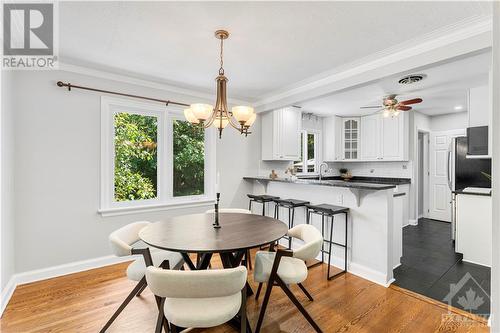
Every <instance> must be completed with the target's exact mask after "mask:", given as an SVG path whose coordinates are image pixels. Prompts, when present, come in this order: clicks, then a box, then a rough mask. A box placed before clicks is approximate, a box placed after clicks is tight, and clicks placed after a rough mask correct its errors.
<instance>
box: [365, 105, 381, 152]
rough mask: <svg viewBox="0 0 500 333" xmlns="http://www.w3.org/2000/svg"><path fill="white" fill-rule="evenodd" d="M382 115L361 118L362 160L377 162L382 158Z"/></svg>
mask: <svg viewBox="0 0 500 333" xmlns="http://www.w3.org/2000/svg"><path fill="white" fill-rule="evenodd" d="M381 121H382V119H381V117H380V114H374V115H371V116H365V117H361V159H362V160H364V161H376V160H379V159H380V158H381V154H380V151H381V147H380V146H381V145H380V128H381Z"/></svg>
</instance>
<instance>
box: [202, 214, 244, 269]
mask: <svg viewBox="0 0 500 333" xmlns="http://www.w3.org/2000/svg"><path fill="white" fill-rule="evenodd" d="M205 213H207V214H212V213H215V209H213V208H212V209H209V210H207V211H206V212H205ZM219 213H239V214H252V212H251V211H250V210H248V209H243V208H219ZM198 260H199V257H197V258H196V261H198ZM243 261H244V262H245V266H246V267H247V268H248V269H249V270H252V256H251V253H250V250H247V252H246V253H245V257H244V258H243Z"/></svg>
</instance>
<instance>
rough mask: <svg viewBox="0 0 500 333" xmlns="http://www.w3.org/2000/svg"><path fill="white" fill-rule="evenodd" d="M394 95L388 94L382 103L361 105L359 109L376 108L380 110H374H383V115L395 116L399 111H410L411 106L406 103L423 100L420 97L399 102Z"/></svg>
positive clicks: (416, 102) (415, 102)
mask: <svg viewBox="0 0 500 333" xmlns="http://www.w3.org/2000/svg"><path fill="white" fill-rule="evenodd" d="M396 96H397V95H396V94H392V95H388V96H386V97H384V99H383V100H382V105H376V106H362V107H361V109H375V108H377V109H380V110H377V111H376V112H380V111H382V110H383V111H384V117H389V116H392V117H396V116H397V115H399V112H400V111H410V110H411V109H412V107H411V106H408V105H411V104H418V103H422V101H423V100H422V99H421V98H413V99H408V100H406V101H401V102H399V101H398V100H397V99H396Z"/></svg>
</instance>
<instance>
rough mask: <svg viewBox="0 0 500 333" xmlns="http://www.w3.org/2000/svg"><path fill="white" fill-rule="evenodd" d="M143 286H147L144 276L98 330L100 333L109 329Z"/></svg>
mask: <svg viewBox="0 0 500 333" xmlns="http://www.w3.org/2000/svg"><path fill="white" fill-rule="evenodd" d="M143 285H147V283H146V277H145V276H144V277H143V278H142V279H141V280H140V281H139V283H137V285H136V286H135V288H134V289H133V290H132V291H131V292H130V294H128V296H127V298H125V300H124V301H123V303H122V304H121V305H120V307H119V308H118V309H117V310H116V311H115V313H113V315H112V316H111V318H109V320H108V322H107V323H106V325H104V327H103V328H102V329H101V330H100V333H104V332H106V330H107V329H108V328H109V326H111V324H112V323H113V321H115V319H116V317H118V315H119V314H120V313H121V312H122V311H123V309H125V307H126V306H127V304H128V303H129V302H130V301H131V300H132V298H134V296H135V295H137V293H138V292H139V290H141V288H143Z"/></svg>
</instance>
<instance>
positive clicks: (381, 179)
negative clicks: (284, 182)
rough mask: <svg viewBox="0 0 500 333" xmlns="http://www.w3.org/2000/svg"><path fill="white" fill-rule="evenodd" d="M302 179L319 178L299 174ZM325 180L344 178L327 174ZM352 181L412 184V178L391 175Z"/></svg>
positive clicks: (353, 179) (356, 177)
mask: <svg viewBox="0 0 500 333" xmlns="http://www.w3.org/2000/svg"><path fill="white" fill-rule="evenodd" d="M299 178H300V179H319V177H318V176H299ZM323 179H324V180H343V179H342V177H340V176H325V177H323ZM349 181H350V182H357V183H373V184H388V185H405V184H410V183H411V179H410V178H389V177H366V176H354V177H352V178H351V179H350V180H349Z"/></svg>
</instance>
